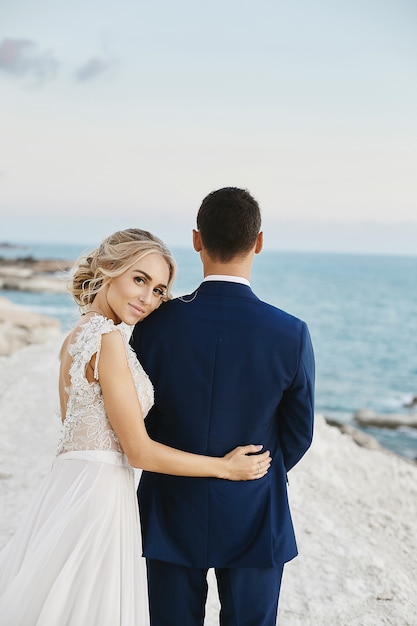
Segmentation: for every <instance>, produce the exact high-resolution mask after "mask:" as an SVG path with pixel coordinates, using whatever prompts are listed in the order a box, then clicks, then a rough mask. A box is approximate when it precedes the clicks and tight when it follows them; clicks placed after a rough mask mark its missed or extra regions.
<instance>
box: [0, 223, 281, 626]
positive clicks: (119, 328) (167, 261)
mask: <svg viewBox="0 0 417 626" xmlns="http://www.w3.org/2000/svg"><path fill="white" fill-rule="evenodd" d="M174 277H175V262H174V260H173V258H172V256H171V254H170V252H169V250H168V249H167V248H166V247H165V245H164V244H163V242H162V241H161V240H160V239H158V238H157V237H154V236H153V235H151V234H150V233H148V232H147V231H143V230H139V229H133V228H132V229H127V230H123V231H118V232H116V233H114V234H113V235H111V236H110V237H108V238H106V239H105V240H104V241H103V242H102V243H101V244H100V246H99V247H98V248H97V249H96V250H94V251H92V252H91V253H90V254H89V255H88V256H87V257H85V258H82V259H80V261H79V262H78V264H76V266H75V269H74V272H73V276H72V280H71V285H70V290H71V293H72V295H73V297H74V300H75V302H76V303H77V304H78V305H79V307H80V312H81V315H80V318H79V320H78V323H77V324H76V326H75V328H74V329H73V330H72V331H71V332H70V333H69V334H68V336H67V337H66V339H65V340H64V342H63V345H62V349H61V353H60V375H59V398H60V407H61V416H62V422H63V432H62V438H61V441H60V442H59V445H58V449H57V455H56V458H55V459H54V462H53V464H52V468H51V470H50V472H49V473H48V475H47V476H46V477H45V479H44V482H43V484H42V487H41V489H40V492H39V494H38V496H37V498H36V500H35V501H34V503H33V505H32V508H31V509H30V510H29V512H28V514H27V517H26V519H25V520H24V521H23V523H22V525H21V526H20V528H19V529H18V531H17V532H16V534H15V536H14V537H13V538H12V540H11V541H10V542H9V544H8V545H7V546H6V547H5V548H4V550H3V552H2V553H1V554H0V619H1V620H2V623H3V624H7V625H8V626H35V625H37V626H146V625H147V624H148V623H149V617H148V601H147V590H146V573H145V566H144V561H143V559H142V558H141V553H142V548H141V539H140V527H139V517H138V510H137V500H136V493H135V482H134V473H133V469H132V468H134V467H136V468H142V469H146V470H148V471H150V472H158V473H164V474H173V475H177V476H197V477H198V476H199V477H213V478H222V479H228V480H234V481H236V480H251V479H257V478H262V477H263V476H264V475H265V474H266V473H267V471H268V468H269V466H270V463H271V459H270V455H269V452H263V453H259V451H260V450H261V448H262V446H260V445H248V446H242V447H239V448H236V449H234V450H232V451H231V452H230V453H228V454H227V455H226V456H224V457H222V458H218V457H208V456H200V455H196V454H189V453H187V452H183V451H180V450H176V449H174V448H170V447H168V446H165V445H162V444H159V443H157V442H155V441H153V440H152V439H150V438H149V436H148V434H147V432H146V428H145V425H144V417H145V416H146V414H147V412H148V411H149V409H150V407H151V406H152V404H153V401H154V395H153V387H152V384H151V382H150V380H149V378H148V376H147V374H146V373H145V371H144V370H143V368H142V367H141V365H140V363H139V362H138V360H137V358H136V356H135V354H134V352H133V351H132V350H131V348H130V346H129V338H130V330H131V329H129V327H131V326H134V325H135V324H137V323H138V322H140V321H141V320H142V319H144V318H145V317H146V316H148V315H149V314H150V313H152V311H154V310H155V309H156V308H157V307H159V306H160V305H161V303H163V302H164V301H165V300H167V299H169V298H170V292H171V287H172V283H173V280H174ZM172 332H173V333H175V328H173V329H172ZM173 358H174V356H173ZM184 392H185V390H184ZM255 452H256V453H259V454H257V455H256V456H253V454H252V453H255Z"/></svg>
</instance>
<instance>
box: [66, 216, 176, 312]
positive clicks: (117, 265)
mask: <svg viewBox="0 0 417 626" xmlns="http://www.w3.org/2000/svg"><path fill="white" fill-rule="evenodd" d="M153 253H156V254H160V255H161V256H162V257H163V258H164V259H165V261H166V262H167V264H168V267H169V281H168V285H167V296H166V298H167V299H170V298H171V297H172V295H171V287H172V283H173V282H174V278H175V273H176V264H175V261H174V258H173V256H172V254H171V252H170V251H169V250H168V248H167V247H166V245H165V244H164V242H163V241H162V240H161V239H159V238H158V237H155V235H152V233H150V232H148V231H147V230H140V229H139V228H127V229H126V230H119V231H117V232H115V233H114V234H113V235H110V236H109V237H106V239H104V240H103V241H102V242H101V244H100V245H99V247H98V248H96V249H95V250H93V251H92V252H90V253H89V254H88V255H87V256H85V255H83V256H81V257H80V258H79V260H78V261H77V263H76V264H75V266H74V269H73V275H72V278H71V280H70V283H69V286H68V288H69V291H70V293H71V295H72V297H73V298H74V300H75V302H76V303H77V304H78V306H79V307H80V308H81V309H83V308H84V307H86V306H88V305H91V304H92V303H93V301H94V298H95V297H96V294H97V293H98V292H99V291H100V290H101V289H102V287H103V286H104V285H105V283H106V279H108V278H115V277H117V276H120V275H121V274H123V273H124V272H125V271H126V270H128V269H129V268H130V267H132V266H133V265H135V263H136V262H137V261H139V260H140V259H143V257H145V256H147V255H148V254H153Z"/></svg>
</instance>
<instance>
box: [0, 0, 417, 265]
mask: <svg viewBox="0 0 417 626" xmlns="http://www.w3.org/2000/svg"><path fill="white" fill-rule="evenodd" d="M416 33H417V4H416V2H415V0H350V1H349V2H341V1H338V0H310V1H309V0H285V1H284V0H256V1H255V0H251V1H248V0H210V1H209V2H208V1H207V0H205V1H204V2H203V1H199V0H172V1H169V0H152V1H148V2H146V3H145V2H142V1H141V0H117V1H116V0H100V1H99V0H71V1H69V0H36V2H34V1H33V0H0V112H1V115H0V212H1V217H0V224H1V226H0V240H2V239H14V240H18V239H22V238H23V239H26V240H27V239H30V238H33V237H36V238H37V239H40V240H44V241H47V240H50V239H53V240H55V241H59V240H60V239H62V241H68V240H70V241H86V242H88V243H90V242H92V243H94V242H95V241H96V240H97V239H100V238H101V237H102V236H105V235H107V234H108V232H109V231H112V230H114V229H116V228H124V227H126V226H139V227H144V228H149V229H150V230H153V231H154V232H155V233H156V234H159V235H160V236H162V237H163V238H164V239H165V240H166V241H167V243H169V244H171V245H178V244H184V245H188V243H189V241H190V231H191V229H192V228H193V227H194V219H195V213H196V210H197V209H198V206H199V204H200V202H201V200H202V198H203V197H204V196H205V195H206V194H207V193H208V192H210V191H211V190H212V189H215V188H218V187H222V186H225V185H236V186H241V187H247V188H248V189H249V190H250V191H251V192H252V193H253V194H254V196H255V197H256V198H257V199H258V200H259V202H260V205H261V208H262V212H263V220H264V229H265V231H266V232H265V235H266V244H267V246H268V247H278V248H283V249H285V248H292V249H332V247H333V248H336V249H341V250H344V249H348V250H350V251H357V250H362V251H366V250H369V251H376V252H384V251H386V252H396V251H398V252H403V253H404V252H406V253H413V252H414V251H417V172H416V170H417V167H416V164H417V113H416V111H417V37H416ZM376 223H378V226H376V225H375V224H376ZM416 253H417V252H416Z"/></svg>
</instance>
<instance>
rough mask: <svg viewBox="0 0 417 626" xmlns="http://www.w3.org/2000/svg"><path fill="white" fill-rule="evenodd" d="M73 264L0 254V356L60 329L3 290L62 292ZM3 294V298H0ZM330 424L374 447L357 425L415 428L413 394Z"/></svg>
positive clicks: (52, 320) (416, 415)
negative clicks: (397, 408) (398, 403)
mask: <svg viewBox="0 0 417 626" xmlns="http://www.w3.org/2000/svg"><path fill="white" fill-rule="evenodd" d="M73 265H74V261H72V260H63V259H34V258H32V257H30V256H27V257H19V258H14V259H5V258H2V257H1V256H0V356H7V355H9V354H11V353H12V352H14V351H15V350H18V349H19V348H21V347H23V346H25V345H29V344H31V343H41V342H42V341H47V340H49V339H50V338H51V337H53V336H54V335H55V334H56V333H57V332H58V333H59V332H60V324H59V322H58V321H57V320H56V319H55V318H51V317H47V316H44V315H39V314H37V313H33V312H30V311H28V310H26V309H24V308H22V307H17V306H15V305H13V304H12V303H11V302H9V301H8V300H7V291H8V290H15V291H30V292H38V293H39V292H44V293H48V292H49V293H64V292H66V291H67V282H68V278H69V275H70V272H71V269H72V267H73ZM1 296H4V297H1ZM327 422H328V424H329V425H331V426H335V427H337V428H339V430H340V431H341V432H342V433H344V434H349V435H350V436H351V437H352V438H353V439H354V441H355V442H356V443H357V444H358V445H360V446H363V447H366V448H370V449H375V448H377V447H379V444H378V443H377V441H376V440H375V439H374V437H372V436H369V435H367V434H366V433H364V432H363V430H361V428H368V427H370V426H376V427H378V428H401V427H404V426H405V427H409V428H417V395H416V396H415V397H413V398H412V400H411V401H410V404H409V405H404V412H402V413H395V414H393V413H388V414H380V413H376V412H375V411H373V410H372V409H370V408H363V409H360V410H358V411H357V412H356V413H355V415H354V416H353V423H354V424H355V425H356V426H357V428H355V426H353V425H349V424H345V423H342V422H337V421H336V420H333V419H330V418H329V419H327Z"/></svg>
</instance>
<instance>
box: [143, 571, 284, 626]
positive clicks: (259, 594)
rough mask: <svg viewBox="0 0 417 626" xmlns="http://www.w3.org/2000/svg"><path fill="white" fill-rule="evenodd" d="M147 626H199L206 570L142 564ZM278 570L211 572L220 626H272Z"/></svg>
mask: <svg viewBox="0 0 417 626" xmlns="http://www.w3.org/2000/svg"><path fill="white" fill-rule="evenodd" d="M147 570H148V590H149V604H150V615H151V626H202V625H203V623H204V615H205V604H206V600H207V591H208V584H207V571H208V570H207V569H200V568H193V567H183V566H181V565H176V564H174V563H167V562H165V561H157V560H153V559H148V560H147ZM282 571H283V565H281V566H278V567H274V568H268V569H258V568H218V569H215V573H216V578H217V588H218V593H219V599H220V607H221V608H220V622H219V623H220V626H275V625H276V620H277V611H278V598H279V592H280V587H281V579H282Z"/></svg>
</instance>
